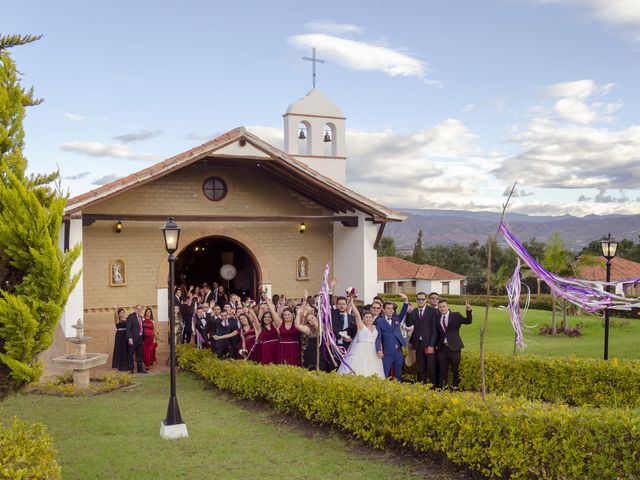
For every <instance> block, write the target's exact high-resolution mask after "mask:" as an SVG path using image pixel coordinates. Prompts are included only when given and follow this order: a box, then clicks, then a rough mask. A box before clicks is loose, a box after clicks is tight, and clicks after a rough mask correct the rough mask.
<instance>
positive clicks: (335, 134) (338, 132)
mask: <svg viewBox="0 0 640 480" xmlns="http://www.w3.org/2000/svg"><path fill="white" fill-rule="evenodd" d="M283 117H284V149H285V151H286V152H287V153H289V154H291V155H293V156H295V157H296V158H297V159H298V160H300V161H302V162H304V163H306V164H307V165H309V166H310V167H311V168H313V169H314V170H316V171H318V172H320V173H321V174H322V175H324V176H326V177H329V178H331V179H332V180H335V181H337V182H339V183H341V184H343V185H344V184H345V182H346V176H347V172H346V170H347V156H346V147H345V117H344V115H343V114H342V110H340V108H338V106H336V105H335V104H333V103H332V102H331V101H329V100H328V99H327V97H325V96H324V95H323V94H322V92H321V91H320V90H318V89H317V88H313V89H312V90H311V91H310V92H309V93H307V94H306V95H305V96H304V97H302V98H301V99H300V100H298V101H296V102H294V103H292V104H291V105H290V106H289V108H288V109H287V113H285V114H284V115H283Z"/></svg>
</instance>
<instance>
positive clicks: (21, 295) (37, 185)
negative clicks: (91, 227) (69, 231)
mask: <svg viewBox="0 0 640 480" xmlns="http://www.w3.org/2000/svg"><path fill="white" fill-rule="evenodd" d="M38 38H39V37H34V36H29V35H28V36H17V35H12V36H0V252H1V253H0V398H3V397H5V396H6V395H8V394H9V393H10V392H11V391H12V390H15V389H18V388H20V387H21V386H22V385H24V384H25V383H28V382H32V381H34V380H36V379H37V378H38V377H39V376H40V374H41V371H42V365H41V364H40V363H39V362H37V361H36V356H37V355H38V354H39V353H40V352H42V351H44V350H45V349H47V348H48V347H49V346H50V345H51V342H52V341H53V332H54V330H55V328H56V325H57V323H58V321H59V320H60V315H61V314H62V309H63V307H64V305H65V303H66V301H67V298H68V296H69V293H70V292H71V291H72V290H73V288H74V286H75V284H76V282H77V281H78V275H74V276H72V275H71V266H72V265H73V262H74V261H75V260H76V258H77V257H78V255H79V253H80V247H79V246H76V247H74V248H73V249H71V250H69V251H67V252H64V253H63V252H61V251H60V249H59V247H58V235H59V231H60V225H61V222H62V214H63V211H64V206H65V204H66V198H65V197H63V196H62V195H61V194H60V192H59V191H57V190H55V189H53V188H51V187H50V186H49V184H50V183H51V181H53V180H55V179H56V178H57V176H58V174H57V173H52V174H47V175H32V176H27V175H26V173H25V171H26V168H27V161H26V159H25V157H24V156H23V154H22V148H23V146H24V129H23V125H22V121H23V119H24V115H25V107H27V106H30V105H35V104H37V103H39V102H40V101H36V100H34V98H33V89H30V90H25V89H24V88H23V87H22V86H21V85H20V81H19V76H18V71H17V69H16V65H15V63H14V62H13V60H12V58H11V56H10V55H9V52H8V49H9V48H11V47H15V46H18V45H24V44H27V43H30V42H33V41H35V40H37V39H38Z"/></svg>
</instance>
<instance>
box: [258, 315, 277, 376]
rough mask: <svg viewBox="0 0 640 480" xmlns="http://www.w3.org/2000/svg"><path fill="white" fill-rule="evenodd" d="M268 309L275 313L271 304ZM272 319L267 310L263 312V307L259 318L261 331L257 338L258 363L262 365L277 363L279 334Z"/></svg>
mask: <svg viewBox="0 0 640 480" xmlns="http://www.w3.org/2000/svg"><path fill="white" fill-rule="evenodd" d="M269 309H270V310H273V311H275V309H274V308H273V304H272V303H271V304H270V307H269ZM273 318H274V315H273V313H272V312H271V311H268V310H267V311H265V310H264V307H263V309H262V312H261V317H260V326H261V330H260V336H259V337H258V338H259V342H260V346H259V348H260V350H259V353H258V354H259V356H260V359H259V361H260V363H264V364H267V363H279V357H280V355H279V353H280V332H278V329H277V328H276V327H275V326H274V325H273Z"/></svg>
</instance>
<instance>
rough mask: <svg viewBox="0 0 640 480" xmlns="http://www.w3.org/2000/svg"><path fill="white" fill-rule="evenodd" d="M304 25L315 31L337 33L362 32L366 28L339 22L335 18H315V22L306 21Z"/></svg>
mask: <svg viewBox="0 0 640 480" xmlns="http://www.w3.org/2000/svg"><path fill="white" fill-rule="evenodd" d="M304 26H305V27H306V28H308V29H309V30H313V31H314V32H322V33H332V34H336V35H341V34H345V33H346V34H348V33H355V34H360V33H362V32H363V31H364V30H363V29H362V28H361V27H359V26H357V25H353V24H351V23H338V22H335V21H333V20H315V21H313V22H308V23H305V24H304Z"/></svg>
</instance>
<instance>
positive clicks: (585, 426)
mask: <svg viewBox="0 0 640 480" xmlns="http://www.w3.org/2000/svg"><path fill="white" fill-rule="evenodd" d="M178 354H179V365H180V366H181V367H182V368H184V369H187V370H190V371H193V372H195V373H196V374H197V375H199V376H201V377H203V378H204V379H205V380H206V381H207V382H209V383H211V384H213V385H215V386H217V387H218V388H221V389H224V390H229V391H231V392H233V393H235V394H236V395H238V396H240V397H242V398H246V399H252V400H259V401H265V402H267V403H268V404H270V405H271V406H273V407H274V408H275V409H277V410H278V411H280V412H285V413H294V414H299V415H302V416H303V417H305V418H306V419H308V420H313V421H318V422H321V423H325V424H332V425H336V426H338V427H340V428H342V429H344V430H346V431H348V432H351V433H352V434H354V435H355V436H356V437H359V438H361V439H364V440H366V441H368V442H370V443H372V444H373V445H374V446H376V447H379V448H383V447H384V446H385V444H388V443H390V442H393V443H398V444H401V445H404V446H407V447H411V448H413V449H416V450H418V451H422V452H433V453H438V454H443V455H445V456H446V457H448V458H449V459H450V460H451V461H453V462H454V463H457V464H465V465H467V466H468V467H470V468H471V469H473V470H475V471H477V472H479V473H480V474H482V475H485V476H489V477H503V478H504V477H509V478H594V479H596V478H598V479H599V478H637V477H638V476H640V452H639V451H638V448H637V445H638V443H639V442H640V415H638V412H637V411H631V410H617V409H593V408H589V407H577V408H570V407H568V406H566V405H555V404H544V403H540V402H532V401H527V400H516V399H511V398H508V397H504V396H493V395H490V396H489V397H488V398H487V400H486V401H482V399H481V398H480V396H479V395H478V394H474V393H451V392H436V391H432V390H429V389H428V388H426V387H424V386H421V385H408V384H402V383H398V382H391V381H383V380H380V379H377V378H363V377H354V376H346V375H337V374H326V373H322V372H309V371H307V370H304V369H302V368H297V367H291V366H286V365H267V366H264V365H257V364H253V363H251V362H244V361H231V360H225V361H221V360H218V359H217V358H215V357H214V356H213V355H212V354H211V352H209V351H207V350H196V349H195V348H193V347H189V346H184V345H180V346H178Z"/></svg>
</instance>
